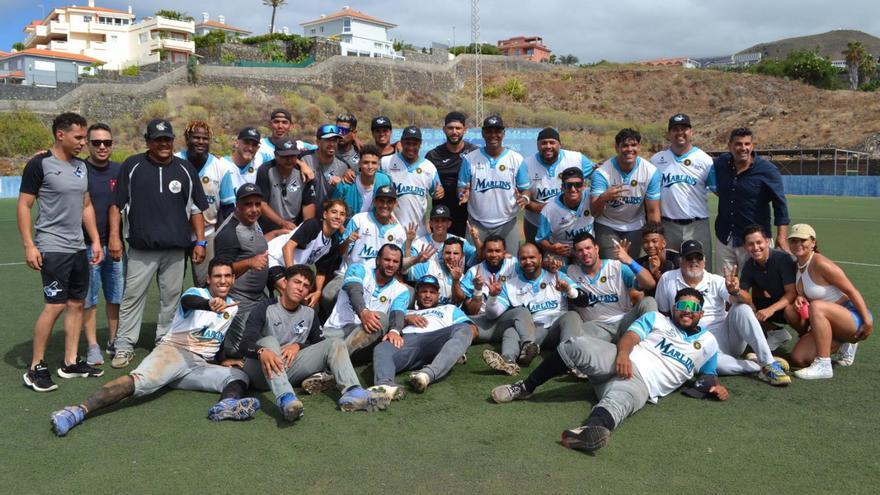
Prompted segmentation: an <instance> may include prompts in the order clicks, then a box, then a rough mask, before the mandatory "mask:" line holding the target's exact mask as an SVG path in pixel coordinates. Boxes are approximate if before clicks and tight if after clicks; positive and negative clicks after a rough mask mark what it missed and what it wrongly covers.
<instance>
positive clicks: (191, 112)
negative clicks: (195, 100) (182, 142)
mask: <svg viewBox="0 0 880 495" xmlns="http://www.w3.org/2000/svg"><path fill="white" fill-rule="evenodd" d="M178 115H180V118H181V119H182V120H183V121H184V125H186V123H187V122H192V121H193V120H205V121H207V120H208V118H209V117H210V116H211V114H210V112H208V109H207V108H205V107H203V106H199V105H184V106H183V108H181V109H180V113H179V114H178ZM180 134H182V133H180Z"/></svg>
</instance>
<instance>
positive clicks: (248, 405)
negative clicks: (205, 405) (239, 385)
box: [208, 397, 260, 421]
mask: <svg viewBox="0 0 880 495" xmlns="http://www.w3.org/2000/svg"><path fill="white" fill-rule="evenodd" d="M258 409H260V400H259V399H257V398H256V397H243V398H241V399H232V398H229V399H223V400H221V401H220V402H218V403H216V404H214V405H213V406H211V409H208V419H210V420H211V421H223V420H224V419H232V420H235V421H244V420H245V419H251V418H252V417H253V416H254V414H255V413H256V412H257V410H258Z"/></svg>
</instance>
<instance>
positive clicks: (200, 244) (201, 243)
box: [195, 241, 208, 247]
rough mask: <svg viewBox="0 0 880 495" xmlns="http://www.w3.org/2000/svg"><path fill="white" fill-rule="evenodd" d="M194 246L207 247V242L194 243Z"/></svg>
mask: <svg viewBox="0 0 880 495" xmlns="http://www.w3.org/2000/svg"><path fill="white" fill-rule="evenodd" d="M195 245H196V246H201V247H208V241H196V244H195Z"/></svg>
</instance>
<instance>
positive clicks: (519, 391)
mask: <svg viewBox="0 0 880 495" xmlns="http://www.w3.org/2000/svg"><path fill="white" fill-rule="evenodd" d="M530 395H532V394H531V393H529V391H527V390H526V387H525V385H523V381H522V380H520V381H518V382H514V383H511V384H510V385H499V386H497V387H495V388H493V389H492V400H493V401H495V403H496V404H506V403H508V402H513V401H515V400H522V399H528V398H529V396H530Z"/></svg>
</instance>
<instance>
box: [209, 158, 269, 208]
mask: <svg viewBox="0 0 880 495" xmlns="http://www.w3.org/2000/svg"><path fill="white" fill-rule="evenodd" d="M223 159H224V160H226V161H227V162H229V164H230V165H231V166H230V168H229V172H228V173H227V174H226V175H225V176H224V177H223V179H222V180H221V181H220V204H221V205H234V204H235V192H236V191H238V188H239V187H241V186H243V185H245V184H253V183H255V182H256V181H257V169H259V168H260V166H259V165H258V164H257V163H256V161H257V159H256V158H254V159H253V160H251V161H250V163H246V164H245V165H244V166H243V167H239V166H238V165H236V164H235V162H233V161H232V155H226V156H224V157H223ZM266 194H268V191H266Z"/></svg>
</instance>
